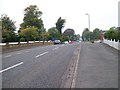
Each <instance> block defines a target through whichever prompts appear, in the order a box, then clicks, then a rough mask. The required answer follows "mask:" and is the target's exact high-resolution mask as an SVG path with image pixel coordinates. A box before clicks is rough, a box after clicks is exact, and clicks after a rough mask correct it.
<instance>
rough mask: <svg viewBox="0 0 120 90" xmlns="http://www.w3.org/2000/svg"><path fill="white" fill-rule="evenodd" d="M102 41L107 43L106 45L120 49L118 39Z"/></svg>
mask: <svg viewBox="0 0 120 90" xmlns="http://www.w3.org/2000/svg"><path fill="white" fill-rule="evenodd" d="M103 43H105V44H107V45H109V46H111V47H113V48H115V49H117V50H120V46H119V41H117V42H116V41H115V40H114V41H112V40H107V39H104V40H103Z"/></svg>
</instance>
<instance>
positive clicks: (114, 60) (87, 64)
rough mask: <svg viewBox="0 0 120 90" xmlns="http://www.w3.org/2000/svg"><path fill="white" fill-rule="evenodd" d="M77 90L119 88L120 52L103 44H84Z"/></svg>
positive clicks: (79, 65)
mask: <svg viewBox="0 0 120 90" xmlns="http://www.w3.org/2000/svg"><path fill="white" fill-rule="evenodd" d="M76 78H77V79H76V86H75V87H76V88H118V51H117V50H115V49H113V48H111V47H109V46H107V45H105V44H102V43H83V44H82V46H81V52H80V61H79V64H78V72H77V77H76Z"/></svg>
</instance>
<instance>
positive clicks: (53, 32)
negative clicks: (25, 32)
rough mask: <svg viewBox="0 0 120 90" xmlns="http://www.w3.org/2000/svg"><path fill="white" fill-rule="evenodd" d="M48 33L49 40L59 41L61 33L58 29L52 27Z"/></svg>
mask: <svg viewBox="0 0 120 90" xmlns="http://www.w3.org/2000/svg"><path fill="white" fill-rule="evenodd" d="M48 33H49V38H50V39H51V40H52V39H58V38H59V37H60V33H59V32H58V30H57V29H56V27H51V28H49V29H48Z"/></svg>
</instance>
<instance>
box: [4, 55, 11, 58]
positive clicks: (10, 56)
mask: <svg viewBox="0 0 120 90" xmlns="http://www.w3.org/2000/svg"><path fill="white" fill-rule="evenodd" d="M11 56H12V55H7V56H5V57H3V58H8V57H11Z"/></svg>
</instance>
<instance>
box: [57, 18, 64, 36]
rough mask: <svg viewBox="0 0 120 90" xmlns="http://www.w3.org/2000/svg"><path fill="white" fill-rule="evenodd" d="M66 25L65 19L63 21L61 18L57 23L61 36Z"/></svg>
mask: <svg viewBox="0 0 120 90" xmlns="http://www.w3.org/2000/svg"><path fill="white" fill-rule="evenodd" d="M64 24H65V19H62V18H61V17H60V18H59V19H58V20H57V22H56V28H57V30H58V31H59V33H60V34H62V28H63V27H64Z"/></svg>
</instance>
